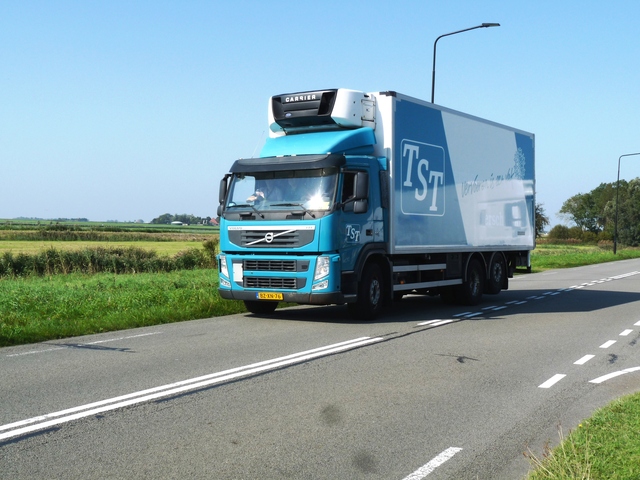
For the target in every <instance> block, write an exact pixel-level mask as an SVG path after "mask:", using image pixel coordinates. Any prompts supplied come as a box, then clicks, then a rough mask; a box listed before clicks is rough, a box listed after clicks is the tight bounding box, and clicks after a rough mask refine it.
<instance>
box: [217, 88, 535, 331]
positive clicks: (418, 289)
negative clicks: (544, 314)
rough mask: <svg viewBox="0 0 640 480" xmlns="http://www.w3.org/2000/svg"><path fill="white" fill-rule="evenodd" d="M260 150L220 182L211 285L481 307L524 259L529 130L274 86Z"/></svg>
mask: <svg viewBox="0 0 640 480" xmlns="http://www.w3.org/2000/svg"><path fill="white" fill-rule="evenodd" d="M268 109H269V110H268V119H269V120H268V121H269V136H268V138H267V139H266V141H265V143H264V146H263V147H262V150H261V151H260V154H259V156H258V157H256V158H241V159H238V160H236V161H235V162H234V163H233V164H232V166H231V168H230V171H229V173H227V174H226V175H225V176H224V178H222V180H221V182H220V190H219V202H220V205H219V207H218V215H219V217H220V247H219V248H220V253H219V255H218V258H217V259H218V269H219V294H220V296H221V297H222V298H224V299H236V300H242V301H244V303H245V305H246V308H247V310H249V312H252V313H255V314H270V313H273V312H274V310H275V308H276V306H277V305H278V302H291V303H296V304H307V305H343V304H346V305H347V309H348V311H349V313H350V314H351V316H352V317H353V318H355V319H359V320H370V319H373V318H375V317H376V316H377V315H379V314H380V312H381V311H382V309H383V307H385V306H386V305H390V304H392V302H394V301H399V300H400V299H402V297H403V296H404V295H407V294H420V295H430V296H435V295H439V296H440V297H441V298H442V299H443V300H444V301H445V302H448V303H459V304H465V305H477V304H478V303H480V302H481V300H482V296H483V294H489V295H495V294H498V293H499V292H500V291H501V290H505V289H507V288H508V286H509V278H512V277H513V275H514V272H515V270H516V269H517V268H518V267H525V268H528V269H529V270H530V266H531V263H530V254H531V250H533V249H534V248H535V228H534V221H535V220H534V212H535V208H534V207H535V168H534V166H535V165H534V153H535V152H534V150H535V149H534V143H535V136H534V135H533V134H531V133H527V132H525V131H521V130H518V129H514V128H510V127H507V126H505V125H501V124H498V123H495V122H492V121H488V120H484V119H481V118H478V117H475V116H472V115H468V114H465V113H462V112H458V111H455V110H452V109H449V108H445V107H442V106H439V105H436V104H433V103H430V102H426V101H422V100H419V99H416V98H412V97H409V96H406V95H402V94H400V93H397V92H394V91H382V92H373V93H366V92H361V91H356V90H349V89H343V88H339V89H327V90H316V91H304V92H297V93H290V94H282V95H275V96H273V97H271V98H270V99H269V104H268Z"/></svg>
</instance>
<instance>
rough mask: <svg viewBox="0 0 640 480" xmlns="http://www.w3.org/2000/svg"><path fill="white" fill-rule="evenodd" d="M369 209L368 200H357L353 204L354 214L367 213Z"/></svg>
mask: <svg viewBox="0 0 640 480" xmlns="http://www.w3.org/2000/svg"><path fill="white" fill-rule="evenodd" d="M368 209H369V201H368V200H366V199H365V200H356V201H355V202H353V213H367V210H368Z"/></svg>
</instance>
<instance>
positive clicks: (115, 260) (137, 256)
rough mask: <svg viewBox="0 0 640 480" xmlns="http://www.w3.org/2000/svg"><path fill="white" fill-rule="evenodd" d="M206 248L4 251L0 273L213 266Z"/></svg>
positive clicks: (140, 270)
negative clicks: (168, 254)
mask: <svg viewBox="0 0 640 480" xmlns="http://www.w3.org/2000/svg"><path fill="white" fill-rule="evenodd" d="M215 266H216V265H215V258H213V259H212V258H211V256H210V255H209V254H208V252H207V251H206V250H200V249H197V248H191V249H189V250H185V251H182V252H179V253H178V254H176V255H175V256H174V257H166V256H158V255H157V253H156V252H155V251H153V250H144V249H142V248H134V247H129V248H122V247H116V248H104V247H93V248H84V249H82V250H57V249H55V248H53V247H51V248H48V249H47V250H44V251H42V252H39V253H37V254H33V255H28V254H25V253H19V254H17V255H13V254H12V253H11V252H5V253H3V254H2V256H0V277H24V276H29V275H36V276H42V275H56V274H68V273H84V274H96V273H102V272H108V273H116V274H120V273H158V272H172V271H175V270H193V269H195V268H213V267H215Z"/></svg>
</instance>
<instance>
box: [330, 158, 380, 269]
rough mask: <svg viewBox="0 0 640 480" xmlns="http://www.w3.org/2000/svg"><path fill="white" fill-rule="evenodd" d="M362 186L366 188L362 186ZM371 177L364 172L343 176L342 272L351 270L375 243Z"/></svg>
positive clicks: (340, 243) (341, 194) (340, 241)
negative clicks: (361, 255)
mask: <svg viewBox="0 0 640 480" xmlns="http://www.w3.org/2000/svg"><path fill="white" fill-rule="evenodd" d="M363 182H365V183H366V185H364V186H363ZM369 192H370V188H369V174H368V172H365V171H364V170H349V171H345V172H343V174H342V188H341V191H340V203H341V205H342V214H341V215H340V222H339V227H340V228H339V229H338V235H339V237H338V239H337V240H338V241H337V242H336V243H337V244H338V245H340V251H341V257H342V269H343V270H352V269H353V268H354V266H355V262H356V260H357V258H358V254H359V253H360V250H361V249H362V246H363V245H364V244H366V243H369V242H371V241H373V237H374V233H373V222H372V214H371V211H372V208H371V199H370V195H369Z"/></svg>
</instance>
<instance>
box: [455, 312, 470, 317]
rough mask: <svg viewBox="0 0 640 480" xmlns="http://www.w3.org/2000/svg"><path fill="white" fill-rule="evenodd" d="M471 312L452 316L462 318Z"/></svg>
mask: <svg viewBox="0 0 640 480" xmlns="http://www.w3.org/2000/svg"><path fill="white" fill-rule="evenodd" d="M470 313H471V312H462V313H456V314H455V315H454V317H464V316H465V315H469V314H470Z"/></svg>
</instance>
